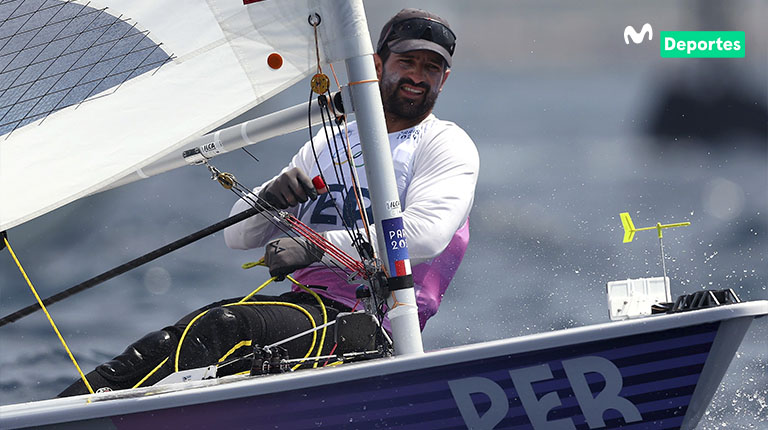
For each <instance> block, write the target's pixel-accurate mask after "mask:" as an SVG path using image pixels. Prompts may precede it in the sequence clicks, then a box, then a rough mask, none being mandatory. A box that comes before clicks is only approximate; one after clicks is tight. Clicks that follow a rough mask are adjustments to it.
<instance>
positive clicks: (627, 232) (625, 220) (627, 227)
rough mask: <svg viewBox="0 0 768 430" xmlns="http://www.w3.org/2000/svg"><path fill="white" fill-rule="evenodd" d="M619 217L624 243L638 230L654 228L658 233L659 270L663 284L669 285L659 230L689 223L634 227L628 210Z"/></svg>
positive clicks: (630, 240) (629, 240) (630, 239)
mask: <svg viewBox="0 0 768 430" xmlns="http://www.w3.org/2000/svg"><path fill="white" fill-rule="evenodd" d="M619 216H620V217H621V225H622V226H624V243H628V242H632V239H634V237H635V233H636V232H638V231H643V230H653V229H656V231H658V233H659V249H660V251H661V270H662V273H663V274H664V284H665V286H667V287H668V286H669V285H668V284H667V265H666V263H665V262H664V241H663V240H662V237H663V236H662V234H661V230H663V229H665V228H672V227H684V226H687V225H691V223H689V222H678V223H675V224H662V223H660V222H657V223H656V225H655V226H653V227H642V228H635V224H634V223H633V222H632V218H631V217H630V216H629V212H622V213H621V214H619Z"/></svg>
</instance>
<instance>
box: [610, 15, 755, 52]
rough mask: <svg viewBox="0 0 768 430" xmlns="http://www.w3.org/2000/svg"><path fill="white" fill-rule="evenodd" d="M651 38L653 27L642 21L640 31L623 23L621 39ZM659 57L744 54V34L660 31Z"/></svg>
mask: <svg viewBox="0 0 768 430" xmlns="http://www.w3.org/2000/svg"><path fill="white" fill-rule="evenodd" d="M646 35H648V40H653V27H651V24H650V23H647V22H646V23H645V24H643V27H642V28H641V29H640V31H637V30H635V27H632V26H631V25H628V26H626V27H624V43H625V44H627V45H629V41H630V40H632V42H633V43H634V44H635V45H639V44H641V43H643V42H644V41H645V36H646ZM658 39H659V53H660V55H661V58H744V57H745V56H746V51H745V45H746V44H745V42H746V34H745V33H744V32H743V31H660V32H659V38H658Z"/></svg>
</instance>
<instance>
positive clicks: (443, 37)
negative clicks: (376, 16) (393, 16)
mask: <svg viewBox="0 0 768 430" xmlns="http://www.w3.org/2000/svg"><path fill="white" fill-rule="evenodd" d="M399 39H422V40H429V41H430V42H434V43H437V44H438V45H440V46H442V47H443V48H445V50H446V51H448V53H449V54H451V56H453V50H454V49H455V48H456V35H455V34H454V33H453V31H451V29H450V28H448V27H446V26H445V25H444V24H443V23H441V22H438V21H435V20H433V19H429V18H409V19H406V20H403V21H400V22H398V23H397V24H395V25H393V26H392V27H390V28H389V31H387V36H386V37H385V38H384V40H383V41H382V42H381V44H380V45H379V47H378V49H377V51H381V48H382V47H383V46H384V45H385V44H386V43H388V42H390V41H392V40H399Z"/></svg>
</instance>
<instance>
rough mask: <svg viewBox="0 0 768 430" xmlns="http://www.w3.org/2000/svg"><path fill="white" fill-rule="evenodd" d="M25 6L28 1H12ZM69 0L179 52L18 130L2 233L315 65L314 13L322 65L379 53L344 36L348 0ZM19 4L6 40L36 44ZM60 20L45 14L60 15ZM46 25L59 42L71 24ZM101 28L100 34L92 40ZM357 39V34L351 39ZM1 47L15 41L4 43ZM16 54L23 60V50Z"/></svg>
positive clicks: (11, 137)
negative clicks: (343, 0) (277, 59)
mask: <svg viewBox="0 0 768 430" xmlns="http://www.w3.org/2000/svg"><path fill="white" fill-rule="evenodd" d="M18 2H21V0H17V1H16V2H11V3H18ZM32 3H35V2H32ZM37 3H38V5H34V4H33V5H32V9H34V8H35V7H36V8H37V9H36V10H37V11H40V10H42V11H45V10H47V8H53V7H51V6H50V5H49V4H50V3H52V2H50V1H49V2H43V1H37ZM62 3H64V5H65V6H67V7H69V8H70V9H73V8H75V7H76V8H77V10H74V11H73V12H69V13H70V14H71V13H74V12H78V13H81V14H85V13H86V12H87V11H98V13H99V14H110V15H111V16H113V17H115V20H117V19H118V18H119V19H120V20H121V21H125V20H127V19H130V21H128V22H129V23H130V24H133V25H135V26H136V28H137V29H138V30H145V31H148V33H147V36H148V38H149V39H151V41H152V42H154V43H156V44H158V45H159V46H160V48H161V49H162V50H163V51H164V52H165V53H166V54H167V55H168V56H169V57H170V58H169V61H167V62H165V63H164V64H162V66H161V67H159V69H156V70H154V71H151V72H148V73H144V74H142V75H141V76H137V77H133V78H131V79H130V80H128V81H127V82H125V83H123V84H122V85H120V86H119V87H118V88H117V89H115V88H111V89H108V90H106V91H103V92H102V93H101V94H99V95H92V96H90V99H89V100H88V101H86V102H84V103H76V104H73V105H71V106H69V107H66V108H63V109H60V110H58V111H56V112H54V113H52V114H49V115H47V116H41V117H39V118H33V119H36V121H35V122H31V123H29V124H26V125H24V126H22V127H20V128H18V129H13V130H12V131H11V132H10V133H9V134H6V135H5V136H4V137H3V138H2V139H3V140H0V202H2V203H0V231H2V230H6V229H9V228H12V227H14V226H16V225H19V224H21V223H23V222H26V221H28V220H30V219H32V218H34V217H36V216H39V215H42V214H44V213H47V212H49V211H51V210H54V209H56V208H58V207H61V206H63V205H65V204H67V203H69V202H72V201H74V200H77V199H78V198H81V197H83V196H86V195H89V194H92V193H94V192H98V191H99V190H101V189H104V188H105V187H107V186H108V185H109V184H111V183H113V182H115V181H117V180H119V179H120V178H122V177H124V176H126V175H128V174H130V173H133V172H137V171H138V172H139V173H140V172H141V168H142V167H143V166H146V165H148V164H150V163H152V162H153V161H154V160H157V159H160V158H162V157H163V156H165V155H167V154H169V153H172V152H174V151H177V150H178V149H179V148H182V147H184V146H185V143H186V142H188V141H191V140H192V139H194V138H196V137H198V136H200V135H202V134H204V133H206V132H207V131H210V130H211V129H213V128H215V127H217V126H219V125H221V124H223V123H224V122H226V121H227V120H229V119H231V118H233V117H234V116H236V115H238V114H240V113H242V112H243V111H245V110H247V109H249V108H251V107H253V106H255V105H256V104H258V103H260V102H262V101H263V100H265V99H267V98H269V97H270V96H272V95H274V94H276V93H278V92H279V91H281V90H283V89H285V88H287V87H288V86H290V85H291V84H293V83H295V82H296V81H298V80H299V79H301V78H302V77H305V76H307V75H309V74H310V73H312V72H313V71H314V70H315V67H316V64H317V55H316V50H315V32H314V29H313V27H312V26H311V25H309V23H308V17H309V16H310V15H314V14H315V13H317V14H318V15H320V16H322V19H323V21H322V23H321V25H320V26H319V27H318V34H319V39H320V41H321V44H320V51H321V61H322V62H332V61H337V60H341V59H344V58H346V56H348V55H350V53H352V55H361V54H363V53H366V52H363V51H365V50H370V44H368V46H367V47H366V46H365V44H362V45H359V44H358V42H354V41H353V40H354V39H356V38H353V37H350V38H348V39H347V38H341V37H338V36H334V35H337V34H344V33H343V32H342V31H344V28H345V27H346V28H349V27H350V26H352V27H354V24H355V21H356V20H357V18H355V16H356V14H357V13H358V11H356V10H355V9H356V7H357V6H354V5H353V6H343V7H342V10H341V11H339V9H340V8H339V4H338V3H339V2H333V1H332V0H325V1H310V0H281V1H268V2H258V3H254V4H249V5H244V4H243V2H242V1H240V0H238V1H222V0H209V1H204V0H195V1H193V0H188V1H185V2H183V3H179V4H176V3H169V2H157V1H152V0H131V1H129V2H118V3H116V5H117V6H116V7H115V8H112V7H110V8H109V9H105V10H102V9H103V8H102V7H101V6H100V5H98V4H97V3H96V2H89V3H85V2H83V3H79V4H77V3H75V2H62ZM353 3H354V2H353ZM12 6H13V5H5V6H4V8H5V9H9V10H8V11H4V12H5V13H6V14H8V17H11V18H12V17H14V16H20V17H21V18H19V19H6V20H5V21H4V23H3V25H2V26H0V30H2V36H3V37H6V36H7V37H8V38H7V39H4V40H7V41H8V40H10V41H16V42H18V43H17V44H18V45H19V46H21V47H22V48H23V49H30V48H28V47H29V46H33V45H34V43H30V42H29V41H25V40H18V41H17V40H16V39H13V38H12V36H10V35H6V32H8V31H9V30H8V27H9V26H10V27H11V30H12V31H17V32H18V31H24V30H25V29H28V28H32V29H34V28H35V27H33V26H32V24H30V22H31V21H30V20H29V19H27V18H26V16H25V15H23V13H26V12H24V9H23V8H17V9H13V8H12ZM55 6H56V5H55V4H54V7H55ZM11 9H12V10H11ZM61 9H62V11H61V12H57V13H58V14H59V15H61V17H65V15H66V14H67V11H65V10H64V8H63V7H62V8H61ZM244 9H245V10H246V11H247V13H243V10H244ZM326 10H328V11H329V12H328V13H326ZM330 11H332V12H330ZM33 12H34V10H33ZM340 12H341V13H340ZM30 13H32V12H30ZM38 13H40V12H38ZM51 14H52V13H49V15H51ZM61 17H60V16H56V15H54V16H52V17H43V18H45V19H48V23H56V22H58V21H61V19H60V18H61ZM45 19H41V20H40V21H43V22H44V21H45ZM363 20H364V17H363ZM83 21H87V19H84V20H83ZM130 24H125V25H126V26H128V27H130ZM80 25H81V27H83V26H84V27H83V28H82V29H81V31H85V30H87V29H88V27H87V26H85V24H83V23H81V24H80ZM89 25H91V24H89ZM119 25H123V24H122V22H120V23H119ZM334 27H336V28H334ZM46 31H48V32H49V33H50V34H51V35H52V36H51V37H48V39H54V40H55V37H54V36H56V35H58V34H61V32H62V31H64V30H61V29H59V28H57V27H54V28H52V29H51V30H46V29H43V30H40V31H27V32H26V34H29V33H33V34H34V35H35V36H37V37H38V38H40V37H41V36H40V35H41V34H45V32H46ZM57 32H58V33H57ZM93 33H98V31H92V32H91V33H89V35H88V36H92V35H93ZM347 34H348V33H347ZM27 38H28V37H27ZM70 40H71V39H70ZM80 40H82V38H81V39H80ZM349 41H353V42H352V46H349V45H348V43H349ZM24 43H26V45H24ZM35 43H36V42H35ZM98 43H99V42H98V41H94V42H93V45H94V46H96V45H97V44H98ZM9 45H12V43H11V44H9ZM50 45H51V46H53V45H54V43H53V42H51V43H50ZM0 46H4V45H3V42H2V41H0ZM54 48H55V47H54ZM46 49H48V48H46ZM59 49H62V48H61V47H59ZM64 49H66V48H64ZM93 49H94V50H95V49H96V48H93ZM11 52H15V51H11ZM272 53H277V54H279V55H280V56H281V57H282V59H283V62H282V66H281V67H280V68H278V69H274V68H272V67H270V66H269V65H268V63H267V58H268V56H269V55H270V54H272ZM367 53H370V51H369V52H367ZM93 55H97V54H96V53H94V54H93ZM6 58H11V56H7V57H6ZM12 58H13V59H14V61H16V62H18V60H19V55H18V54H13V57H12ZM28 58H29V60H30V61H31V63H33V65H34V63H35V62H37V63H39V62H40V60H41V56H40V55H37V56H32V55H29V56H28ZM105 58H108V56H106V57H105ZM52 61H55V60H52ZM158 65H160V64H158ZM14 67H15V65H14ZM35 67H37V66H35ZM11 70H12V69H11ZM30 70H31V69H30ZM22 73H27V71H24V72H22ZM29 73H31V71H30V72H29ZM44 75H45V73H42V74H41V75H40V76H41V78H40V79H42V76H44ZM13 79H15V80H14V81H13V82H11V85H10V86H11V87H19V85H18V84H14V82H16V79H18V78H17V77H14V78H13ZM0 90H2V88H0ZM5 93H7V91H6V92H5ZM27 116H28V117H32V114H28V115H27ZM5 131H8V130H5Z"/></svg>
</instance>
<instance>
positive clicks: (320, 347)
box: [285, 275, 328, 368]
mask: <svg viewBox="0 0 768 430" xmlns="http://www.w3.org/2000/svg"><path fill="white" fill-rule="evenodd" d="M285 278H286V279H288V280H289V281H291V282H293V283H294V284H295V285H298V286H299V287H301V289H303V290H304V291H306V292H308V293H309V294H311V295H312V297H314V298H315V300H317V303H320V309H321V310H322V311H323V325H325V324H327V323H328V313H327V312H326V311H325V303H323V301H322V300H321V299H320V296H319V295H318V294H317V293H316V292H314V291H312V290H310V289H309V288H307V287H306V286H305V285H303V284H302V283H300V282H299V281H297V280H295V279H293V277H292V276H291V275H287V276H286V277H285ZM327 328H328V327H323V330H322V335H321V336H320V346H319V347H318V348H317V357H320V354H321V353H322V352H323V345H325V331H326V329H327ZM305 358H306V357H305ZM318 363H319V362H318V361H317V360H315V364H314V365H313V366H312V367H314V368H317V364H318Z"/></svg>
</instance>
